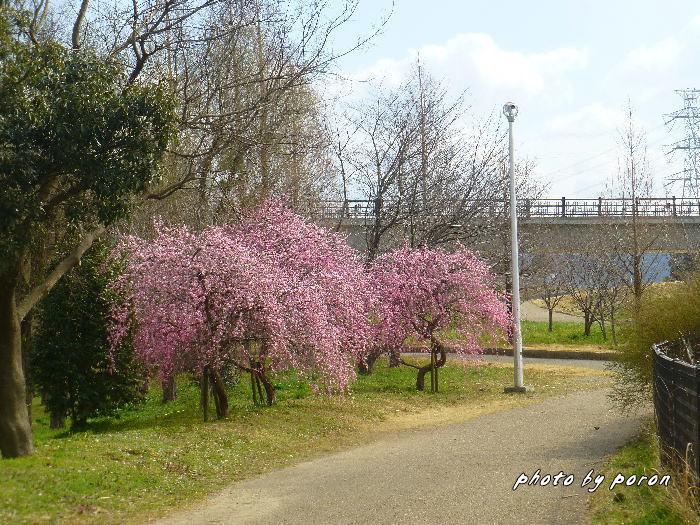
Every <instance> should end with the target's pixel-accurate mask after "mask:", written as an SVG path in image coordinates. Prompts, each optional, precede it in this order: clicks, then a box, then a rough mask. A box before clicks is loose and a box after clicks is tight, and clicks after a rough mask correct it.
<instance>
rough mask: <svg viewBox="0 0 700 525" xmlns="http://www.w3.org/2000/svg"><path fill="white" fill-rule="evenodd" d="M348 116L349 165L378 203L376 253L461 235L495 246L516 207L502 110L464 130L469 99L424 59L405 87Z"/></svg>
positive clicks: (345, 154)
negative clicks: (509, 202)
mask: <svg viewBox="0 0 700 525" xmlns="http://www.w3.org/2000/svg"><path fill="white" fill-rule="evenodd" d="M347 121H348V124H347V125H348V128H349V129H350V130H351V131H350V137H351V139H350V141H349V143H348V144H346V145H344V146H343V148H342V159H341V160H342V164H341V165H342V167H343V168H346V167H347V168H349V169H348V170H347V171H348V172H349V173H348V175H347V177H346V179H352V181H353V186H354V187H355V188H356V190H357V191H358V192H359V193H360V194H361V195H362V197H364V198H365V199H367V200H369V201H370V209H369V210H368V214H367V215H368V221H367V225H366V242H367V251H368V254H369V258H370V259H371V258H373V257H374V256H376V254H377V253H379V252H380V251H381V250H383V249H386V248H388V247H390V246H392V245H394V244H396V243H401V242H407V243H408V244H410V245H411V246H439V245H444V244H449V243H452V242H455V241H460V242H462V243H463V244H465V245H467V246H469V247H471V248H475V249H484V251H493V249H494V241H493V239H494V238H495V237H498V235H499V234H500V232H501V231H502V229H503V224H505V220H506V217H507V212H508V210H507V207H506V206H505V205H504V204H505V203H504V202H501V201H502V199H503V193H504V191H505V188H506V186H507V176H506V173H505V172H504V171H503V169H502V167H503V161H504V154H505V143H504V137H505V134H504V130H503V129H502V128H501V127H500V121H499V120H498V119H497V118H496V117H495V116H494V115H493V114H492V115H491V116H490V117H488V118H486V119H485V120H482V121H478V122H476V123H475V124H474V125H473V126H471V127H470V128H469V129H466V130H465V129H464V128H463V127H464V126H465V123H466V122H467V115H466V108H465V104H464V99H463V96H460V97H457V98H456V99H454V100H450V97H449V96H448V93H447V90H446V89H445V88H444V86H442V84H441V83H440V82H438V81H436V80H435V79H434V78H432V77H431V76H430V75H429V74H427V72H426V71H425V69H424V68H423V66H421V64H420V63H419V62H418V63H416V64H415V67H414V69H413V71H412V73H411V75H410V76H409V77H408V78H407V79H406V80H405V82H404V83H403V84H401V85H400V86H399V87H398V88H397V89H394V90H381V89H380V90H378V91H377V92H376V93H375V94H374V95H373V96H372V98H371V100H369V101H367V102H364V103H362V104H360V105H356V106H355V107H353V108H351V110H350V111H349V114H348V117H347ZM523 168H525V169H523ZM529 168H530V165H529V164H519V166H518V172H519V180H521V181H523V180H527V179H528V178H529V177H530V174H531V171H530V169H529ZM342 171H343V172H344V173H345V171H346V170H345V169H343V170H342ZM526 185H527V184H525V185H521V184H519V186H521V187H525V186H526ZM498 253H499V255H498V256H497V257H495V258H497V259H500V251H499V252H498Z"/></svg>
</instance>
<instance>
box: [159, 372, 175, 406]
mask: <svg viewBox="0 0 700 525" xmlns="http://www.w3.org/2000/svg"><path fill="white" fill-rule="evenodd" d="M162 384H163V403H169V402H170V401H175V398H176V397H177V390H176V389H175V376H169V377H167V378H166V379H163V383H162Z"/></svg>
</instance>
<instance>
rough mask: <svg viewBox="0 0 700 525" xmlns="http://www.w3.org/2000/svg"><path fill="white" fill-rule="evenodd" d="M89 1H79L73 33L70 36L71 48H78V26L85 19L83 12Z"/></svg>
mask: <svg viewBox="0 0 700 525" xmlns="http://www.w3.org/2000/svg"><path fill="white" fill-rule="evenodd" d="M89 3H90V0H82V2H81V3H80V11H78V16H77V18H76V19H75V23H74V24H73V34H72V36H71V41H72V44H73V49H80V27H81V26H82V25H83V20H85V12H86V11H87V8H88V4H89Z"/></svg>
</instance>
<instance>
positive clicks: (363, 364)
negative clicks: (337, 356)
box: [357, 354, 379, 376]
mask: <svg viewBox="0 0 700 525" xmlns="http://www.w3.org/2000/svg"><path fill="white" fill-rule="evenodd" d="M377 357H379V356H378V355H377V354H370V355H369V356H368V357H367V359H365V360H364V361H360V363H359V364H358V365H357V370H358V372H359V373H360V375H363V376H368V375H370V374H371V373H372V368H373V367H374V363H375V362H376V361H377Z"/></svg>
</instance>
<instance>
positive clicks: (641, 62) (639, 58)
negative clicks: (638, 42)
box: [622, 37, 683, 72]
mask: <svg viewBox="0 0 700 525" xmlns="http://www.w3.org/2000/svg"><path fill="white" fill-rule="evenodd" d="M682 50H683V46H682V45H681V44H680V42H678V40H676V39H675V38H673V37H668V38H665V39H664V40H661V41H660V42H656V43H655V44H652V45H643V46H640V47H637V48H635V49H633V50H631V51H630V52H629V53H627V55H626V56H625V58H624V60H623V62H622V67H623V68H624V69H626V70H629V71H645V72H646V71H659V70H667V69H669V68H671V67H673V66H674V65H675V64H676V62H677V61H678V58H679V57H680V54H681V51H682Z"/></svg>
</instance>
